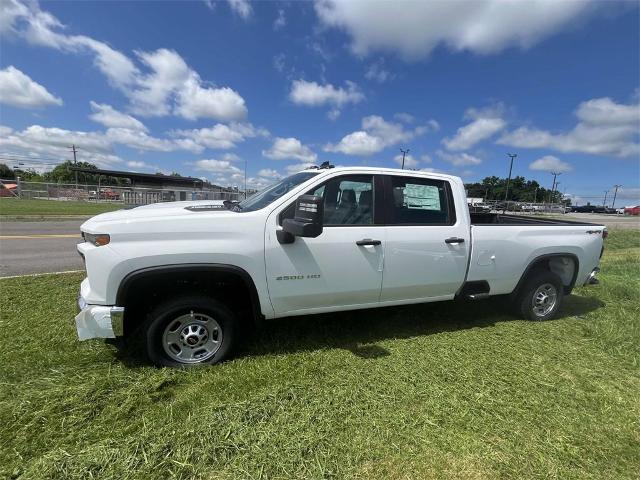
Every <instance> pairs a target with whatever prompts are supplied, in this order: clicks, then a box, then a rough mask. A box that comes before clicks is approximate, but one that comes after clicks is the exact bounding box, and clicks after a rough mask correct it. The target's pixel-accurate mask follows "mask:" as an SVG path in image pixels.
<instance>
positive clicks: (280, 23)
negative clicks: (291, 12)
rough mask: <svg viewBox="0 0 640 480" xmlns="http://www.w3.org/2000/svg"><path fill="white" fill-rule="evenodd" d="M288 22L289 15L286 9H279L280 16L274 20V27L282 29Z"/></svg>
mask: <svg viewBox="0 0 640 480" xmlns="http://www.w3.org/2000/svg"><path fill="white" fill-rule="evenodd" d="M286 24H287V17H285V15H284V9H282V8H280V9H278V17H277V18H276V19H275V20H274V22H273V29H274V30H280V29H281V28H283V27H284V26H285V25H286Z"/></svg>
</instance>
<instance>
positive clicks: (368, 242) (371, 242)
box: [356, 238, 382, 247]
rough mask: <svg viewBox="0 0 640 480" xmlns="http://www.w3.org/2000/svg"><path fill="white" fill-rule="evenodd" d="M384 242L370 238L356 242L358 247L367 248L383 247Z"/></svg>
mask: <svg viewBox="0 0 640 480" xmlns="http://www.w3.org/2000/svg"><path fill="white" fill-rule="evenodd" d="M381 244H382V242H381V241H380V240H371V239H370V238H365V239H363V240H358V241H357V242H356V245H358V246H359V247H366V246H369V245H381Z"/></svg>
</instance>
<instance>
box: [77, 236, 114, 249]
mask: <svg viewBox="0 0 640 480" xmlns="http://www.w3.org/2000/svg"><path fill="white" fill-rule="evenodd" d="M82 238H84V241H85V242H89V243H90V244H92V245H95V246H96V247H102V246H103V245H107V244H108V243H109V242H110V241H111V237H109V235H107V234H106V233H87V232H82Z"/></svg>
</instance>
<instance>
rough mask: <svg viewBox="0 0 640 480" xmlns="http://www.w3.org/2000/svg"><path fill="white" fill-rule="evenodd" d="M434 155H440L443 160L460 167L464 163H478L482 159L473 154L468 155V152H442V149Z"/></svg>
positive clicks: (464, 164)
mask: <svg viewBox="0 0 640 480" xmlns="http://www.w3.org/2000/svg"><path fill="white" fill-rule="evenodd" d="M436 155H438V157H440V158H441V159H442V160H444V161H445V162H449V163H450V164H451V165H454V166H456V167H462V166H466V165H480V164H481V163H482V160H480V159H479V158H478V157H476V156H474V155H470V154H468V153H464V152H463V153H448V152H443V151H442V150H438V151H437V152H436Z"/></svg>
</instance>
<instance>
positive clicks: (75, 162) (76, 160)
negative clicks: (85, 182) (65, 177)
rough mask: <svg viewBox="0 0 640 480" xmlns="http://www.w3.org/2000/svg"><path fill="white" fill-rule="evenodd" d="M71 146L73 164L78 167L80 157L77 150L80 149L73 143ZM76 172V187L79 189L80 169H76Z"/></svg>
mask: <svg viewBox="0 0 640 480" xmlns="http://www.w3.org/2000/svg"><path fill="white" fill-rule="evenodd" d="M69 148H70V149H71V151H72V152H73V166H74V167H76V168H78V159H77V158H76V152H77V151H78V149H77V148H76V146H75V145H71V146H70V147H69ZM75 174H76V189H77V188H78V171H77V170H75Z"/></svg>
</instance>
